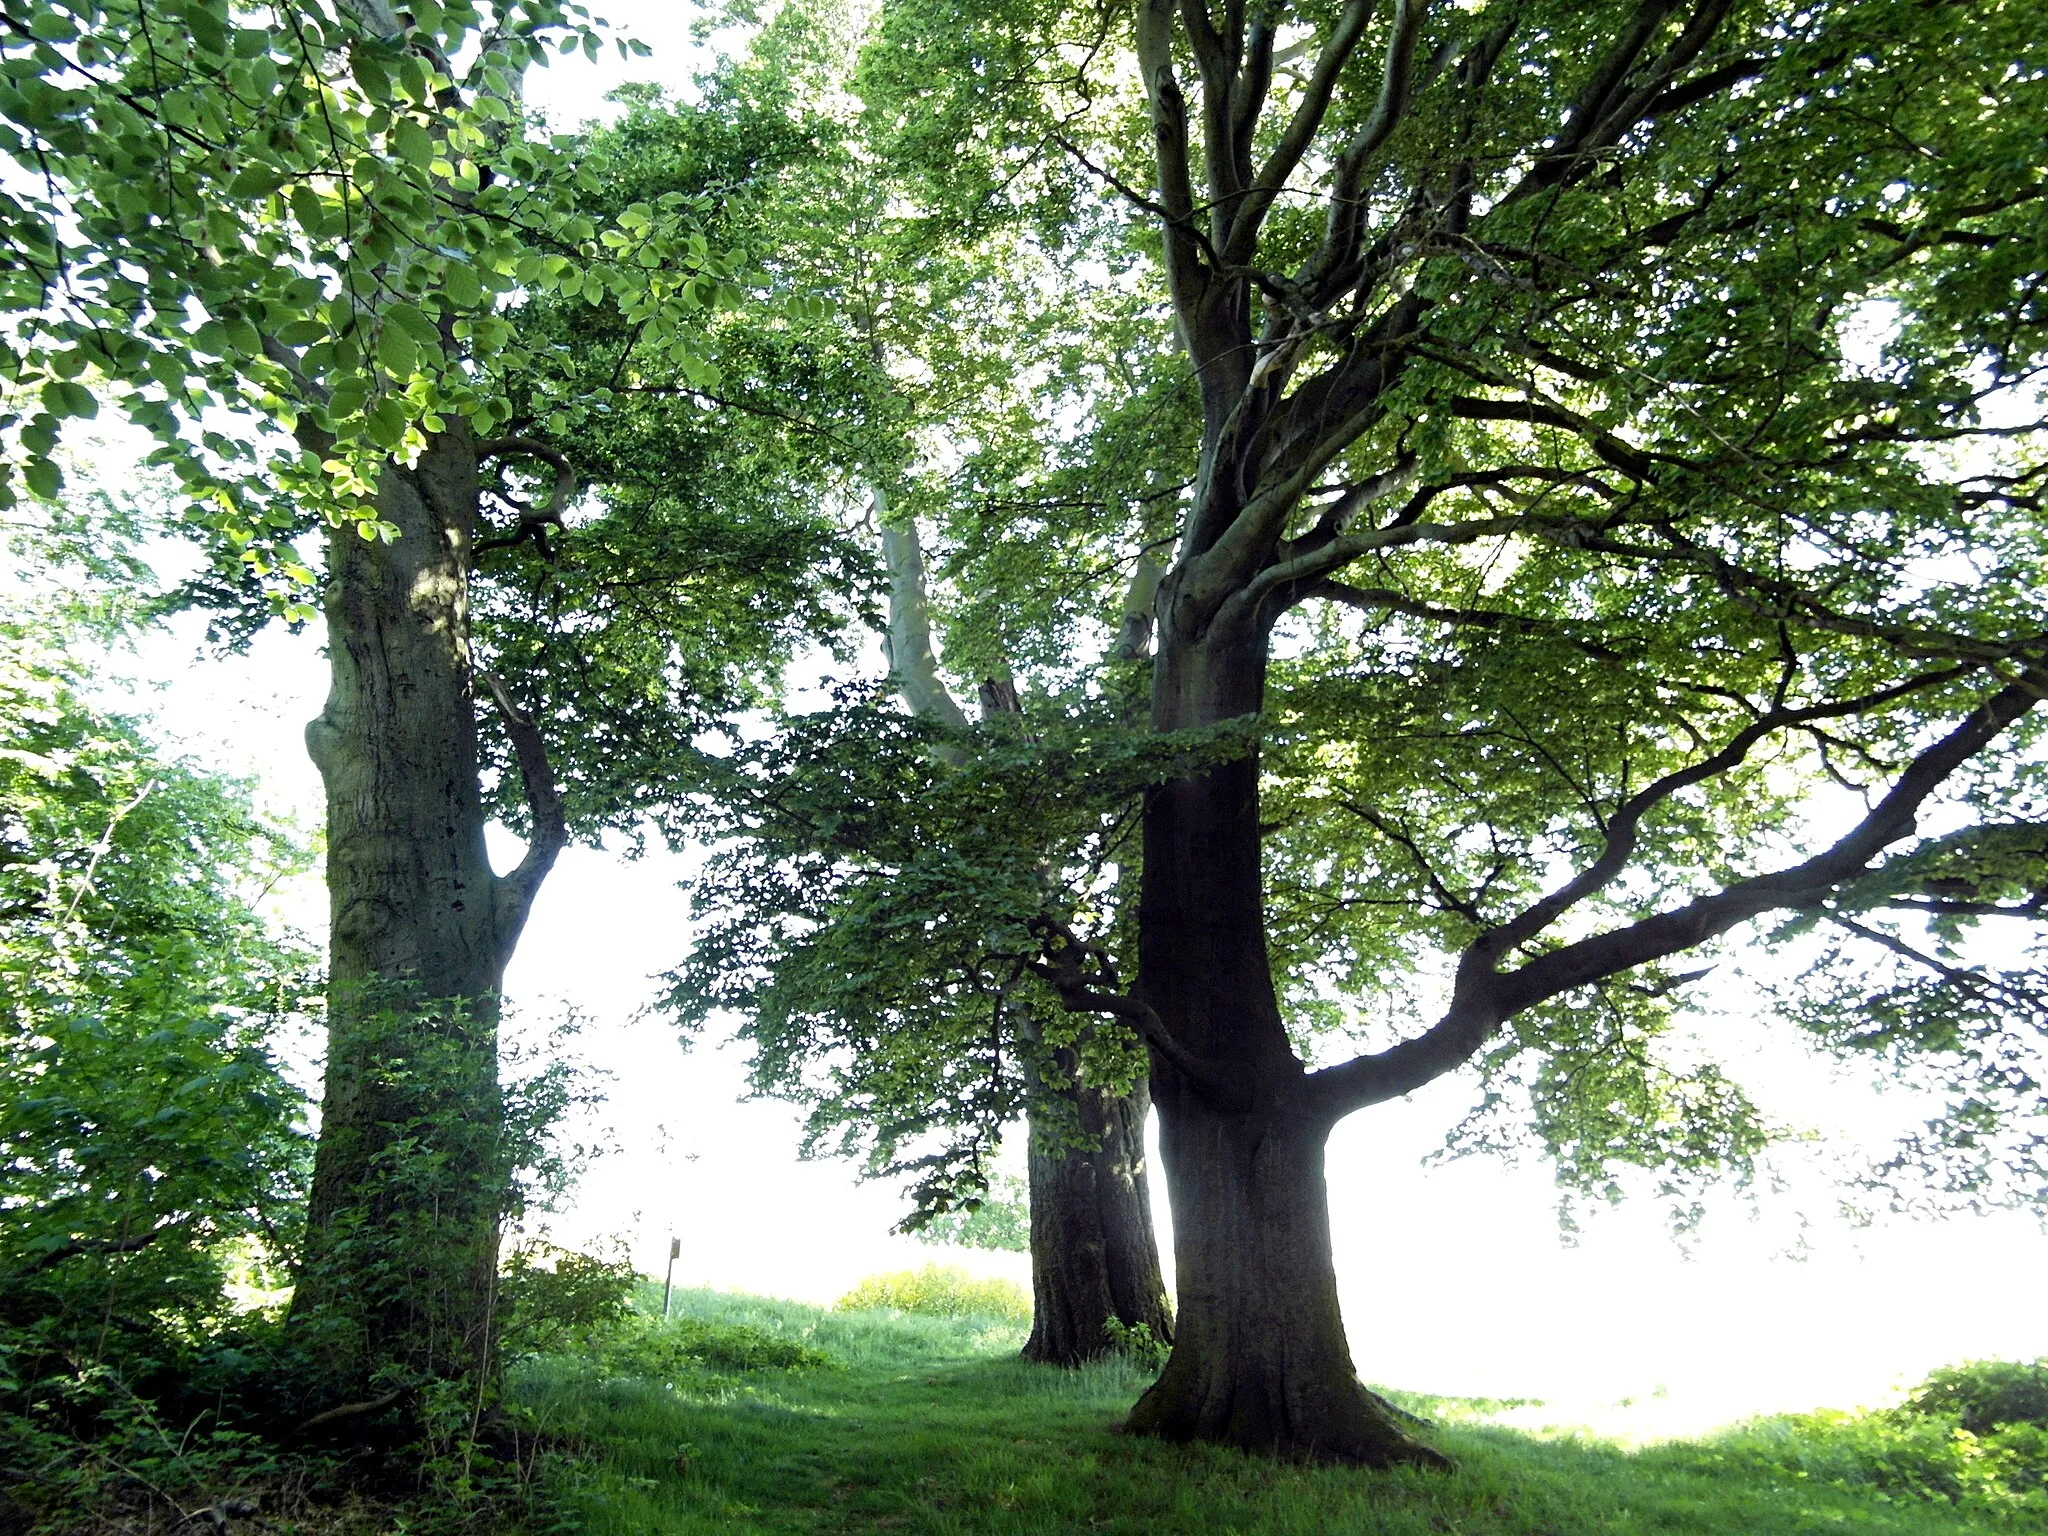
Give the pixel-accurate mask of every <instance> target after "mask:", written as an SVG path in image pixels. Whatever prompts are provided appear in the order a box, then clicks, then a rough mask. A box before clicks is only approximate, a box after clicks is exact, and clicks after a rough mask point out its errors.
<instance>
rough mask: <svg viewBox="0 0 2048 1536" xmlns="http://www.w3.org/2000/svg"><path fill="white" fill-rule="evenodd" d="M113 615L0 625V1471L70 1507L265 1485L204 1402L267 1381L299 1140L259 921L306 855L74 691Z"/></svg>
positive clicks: (268, 952)
mask: <svg viewBox="0 0 2048 1536" xmlns="http://www.w3.org/2000/svg"><path fill="white" fill-rule="evenodd" d="M16 552H17V553H23V554H24V557H25V559H27V560H28V563H30V564H34V563H35V560H34V558H33V557H34V552H33V551H16ZM41 574H42V575H43V576H45V577H52V576H55V575H57V573H56V572H54V571H52V570H43V571H42V572H41ZM101 574H106V573H101ZM121 606H122V604H121V602H120V600H119V599H118V598H103V597H95V596H94V595H92V594H89V593H87V594H66V595H63V596H49V595H47V594H46V595H45V596H44V597H43V598H41V599H39V600H38V601H37V603H36V605H35V606H34V607H29V606H27V605H26V604H15V605H11V611H10V612H8V613H7V614H6V615H5V616H0V741H4V746H0V1471H7V1472H13V1473H19V1472H20V1471H22V1470H23V1469H25V1468H30V1467H32V1468H33V1470H34V1474H35V1476H34V1479H33V1486H34V1487H36V1488H37V1489H38V1490H40V1492H41V1493H42V1494H44V1495H46V1496H47V1497H48V1498H49V1499H52V1500H55V1501H56V1502H57V1504H59V1505H62V1506H64V1507H68V1508H85V1507H89V1506H96V1505H97V1504H98V1503H99V1502H101V1501H102V1500H103V1499H105V1498H119V1497H121V1496H123V1495H122V1492H121V1491H122V1490H123V1489H126V1490H128V1492H130V1493H132V1492H133V1491H134V1490H135V1488H136V1487H137V1486H138V1484H137V1482H136V1479H137V1478H142V1479H145V1480H146V1481H147V1482H148V1483H149V1484H150V1485H152V1486H155V1487H158V1488H163V1489H172V1488H176V1489H178V1490H179V1492H178V1494H177V1495H176V1497H177V1498H183V1497H185V1494H186V1492H188V1491H189V1490H191V1489H196V1488H198V1487H199V1486H200V1485H201V1484H202V1483H203V1484H206V1485H207V1486H209V1487H212V1488H214V1489H220V1488H222V1487H229V1488H232V1487H233V1486H234V1485H235V1483H236V1481H237V1480H238V1479H240V1478H242V1477H245V1476H255V1475H261V1472H262V1466H261V1465H260V1463H262V1462H263V1459H264V1458H263V1456H255V1455H252V1453H251V1451H250V1447H249V1444H247V1443H245V1442H247V1440H248V1437H247V1436H246V1435H245V1434H243V1433H241V1430H240V1427H238V1426H236V1425H234V1424H232V1423H225V1422H223V1415H222V1413H221V1411H220V1405H221V1404H222V1403H223V1402H227V1403H234V1402H236V1401H237V1400H238V1399H240V1398H243V1397H245V1396H246V1395H247V1394H246V1393H245V1391H244V1386H245V1384H246V1383H247V1382H248V1381H249V1380H250V1378H251V1377H252V1376H255V1375H259V1374H262V1372H264V1371H265V1370H267V1369H268V1368H269V1367H270V1366H271V1365H272V1364H274V1361H275V1354H276V1352H275V1345H276V1342H277V1338H276V1334H277V1330H276V1327H275V1319H274V1318H273V1317H271V1316H270V1315H269V1314H268V1312H267V1311H266V1310H265V1309H263V1308H262V1307H261V1306H260V1302H261V1300H262V1298H263V1297H264V1295H265V1293H266V1292H270V1293H275V1291H276V1289H277V1288H278V1287H279V1286H280V1285H281V1284H282V1283H283V1281H284V1280H285V1277H286V1275H287V1273H288V1269H289V1265H290V1263H291V1261H292V1259H293V1257H294V1254H295V1250H296V1246H297V1241H298V1234H299V1228H300V1224H301V1222H302V1218H303V1202H304V1193H305V1184H306V1175H307V1171H308V1163H309V1161H310V1151H311V1146H310V1141H309V1139H308V1137H307V1135H306V1132H305V1126H304V1109H305V1103H304V1098H303V1096H302V1094H301V1093H300V1092H299V1090H298V1089H297V1088H296V1087H295V1086H294V1085H293V1083H292V1082H291V1081H290V1079H289V1078H288V1077H287V1076H286V1074H285V1072H284V1070H283V1068H282V1066H281V1063H280V1061H279V1059H278V1054H277V1050H276V1042H277V1039H278V1035H279V1031H280V1029H281V1028H282V1027H283V1026H285V1025H286V1024H287V1023H288V1022H290V1021H294V1020H296V1019H298V1018H299V1016H300V1015H301V1014H302V1013H303V1012H304V1011H305V1010H306V1009H307V1008H308V1007H309V1006H310V1003H309V999H310V997H311V996H312V993H313V989H314V988H315V987H316V986H317V975H316V963H315V957H314V955H313V954H312V952H311V951H310V949H309V948H308V947H306V946H305V945H304V944H302V943H300V942H299V941H297V940H296V939H295V938H293V937H291V936H289V935H285V934H282V933H281V932H280V931H279V930H278V929H277V927H276V926H275V925H274V924H273V923H272V922H270V921H268V920H267V919H266V918H265V916H264V915H263V913H262V912H261V911H260V909H259V907H260V901H261V898H262V895H263V893H264V892H265V891H266V890H268V889H269V888H270V887H271V886H272V885H274V884H275V883H276V882H277V881H278V880H280V879H282V878H285V877H288V876H290V875H291V874H293V873H295V872H297V871H299V870H301V869H303V868H304V867H305V863H306V857H307V856H306V853H305V850H304V849H303V848H302V847H300V846H299V845H298V844H297V842H296V841H294V840H293V839H292V838H291V837H290V836H289V835H287V834H286V833H285V832H283V831H282V830H281V829H279V828H277V827H275V826H273V825H271V824H269V823H267V822H265V821H264V820H263V819H262V818H261V817H259V816H258V815H257V814H256V812H255V811H254V810H253V809H252V807H251V804H250V800H249V796H248V792H247V789H246V787H245V786H243V785H241V784H239V783H237V782H234V781H232V780H228V779H224V778H222V777H220V776H218V775H216V774H212V773H209V772H206V771H204V770H202V769H201V768H199V767H197V766H195V765H194V764H192V763H190V762H188V761H184V760H181V759H175V758H172V757H170V756H168V755H166V754H165V753H163V752H162V751H160V750H158V749H157V748H156V747H155V746H153V745H152V743H151V742H150V741H149V739H148V738H147V736H146V735H145V734H144V732H143V730H142V728H141V727H140V726H139V725H138V724H137V723H136V722H135V721H133V720H130V719H127V718H124V717H122V716H120V715H118V714H115V713H112V712H110V711H109V710H107V709H105V708H103V707H101V706H99V705H97V704H95V703H94V702H93V701H92V699H91V697H90V694H89V682H88V678H89V662H88V660H87V658H89V657H91V656H93V655H95V654H96V653H97V652H99V651H100V650H101V649H102V647H103V645H104V642H106V641H108V640H110V639H112V638H114V637H115V636H116V635H117V634H118V633H119V630H120V627H121V624H120V620H119V616H118V610H119V609H120V608H121ZM233 1416H234V1415H233V1413H232V1412H230V1413H229V1414H228V1415H227V1417H228V1418H232V1417H233ZM266 1454H267V1453H266ZM165 1497H170V1495H168V1494H166V1495H165ZM174 1501H175V1500H174ZM191 1502H204V1501H203V1500H193V1501H191ZM53 1507H55V1506H53Z"/></svg>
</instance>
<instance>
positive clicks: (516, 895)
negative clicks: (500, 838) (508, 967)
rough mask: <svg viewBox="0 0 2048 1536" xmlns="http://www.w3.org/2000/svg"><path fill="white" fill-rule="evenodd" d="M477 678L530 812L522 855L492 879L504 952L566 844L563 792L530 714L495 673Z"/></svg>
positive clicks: (499, 939)
mask: <svg viewBox="0 0 2048 1536" xmlns="http://www.w3.org/2000/svg"><path fill="white" fill-rule="evenodd" d="M477 680H478V681H479V682H481V683H482V684H483V685H484V687H485V688H486V689H487V690H488V691H489V692H490V695H491V702H492V703H493V704H494V705H496V706H497V710H498V718H499V719H500V720H501V721H503V722H504V726H505V734H506V735H507V736H508V737H510V738H511V741H512V751H513V754H514V756H516V757H517V758H518V759H519V776H520V779H521V780H522V781H523V783H524V784H525V787H526V806H527V810H528V812H529V813H530V814H531V816H532V817H533V827H532V829H531V831H530V833H529V834H528V837H527V841H526V856H525V857H524V858H522V859H521V860H520V861H519V863H518V865H517V866H516V867H515V868H514V869H513V870H512V871H511V873H509V874H506V875H501V876H499V877H498V881H497V887H496V902H497V918H498V942H499V943H500V944H501V945H502V946H503V947H504V949H505V952H506V953H507V955H509V954H510V953H511V950H512V946H513V945H514V944H515V943H517V942H518V939H519V932H520V930H521V929H522V928H524V927H525V926H526V918H527V914H528V913H529V912H530V911H531V910H532V908H533V898H534V896H535V895H536V894H538V892H539V891H540V886H541V882H542V881H543V880H545V879H546V878H547V875H548V871H549V870H551V869H553V868H554V867H555V860H556V859H557V858H558V857H559V856H560V855H561V852H562V849H563V848H564V847H565V846H567V844H568V841H569V823H568V819H567V817H566V816H565V815H564V814H563V811H562V792H561V789H560V787H559V786H558V785H557V784H556V783H555V771H554V769H553V767H552V766H550V764H549V763H548V750H547V742H546V741H545V739H544V738H543V737H542V736H541V733H540V727H539V726H537V725H536V724H534V722H533V720H532V718H531V717H530V716H527V715H523V714H521V713H520V712H519V709H518V707H517V706H516V705H514V704H513V702H512V696H511V695H510V694H509V693H507V692H506V691H505V685H504V683H503V682H501V681H500V680H499V679H498V677H497V676H496V674H494V673H490V672H480V673H478V674H477Z"/></svg>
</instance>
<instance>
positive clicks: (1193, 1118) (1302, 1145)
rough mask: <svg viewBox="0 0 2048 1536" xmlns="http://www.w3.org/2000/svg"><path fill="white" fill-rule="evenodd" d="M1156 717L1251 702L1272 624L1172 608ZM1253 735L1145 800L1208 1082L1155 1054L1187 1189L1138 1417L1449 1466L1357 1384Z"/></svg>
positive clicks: (1172, 1189) (1269, 1441) (1148, 984)
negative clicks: (1160, 1364) (1155, 1365)
mask: <svg viewBox="0 0 2048 1536" xmlns="http://www.w3.org/2000/svg"><path fill="white" fill-rule="evenodd" d="M1162 616H1163V618H1164V619H1165V622H1164V623H1163V624H1162V634H1161V645H1160V653H1159V657H1158V660H1157V661H1156V662H1155V670H1154V677H1153V720H1154V725H1155V728H1156V729H1159V730H1174V729H1181V728H1185V727H1193V726H1205V725H1214V724H1218V723H1220V722H1222V721H1226V720H1232V719H1237V718H1241V717H1243V716H1246V715H1250V714H1254V713H1256V712H1257V711H1258V709H1259V708H1260V706H1261V703H1262V696H1263V692H1264V685H1265V649H1264V644H1263V639H1262V637H1261V638H1253V639H1234V638H1232V637H1229V636H1223V637H1217V638H1211V639H1208V640H1207V641H1206V642H1202V643H1189V642H1187V641H1185V640H1184V639H1182V638H1181V637H1180V636H1179V635H1178V634H1176V632H1175V626H1174V624H1173V622H1172V608H1171V594H1170V593H1169V595H1168V600H1167V602H1166V603H1164V604H1162ZM1258 778H1259V760H1258V755H1257V753H1256V751H1251V752H1248V753H1247V754H1246V755H1245V756H1244V757H1242V758H1239V759H1236V760H1234V761H1231V762H1226V763H1223V764H1221V765H1219V766H1218V767H1216V768H1214V769H1212V770H1211V771H1209V772H1208V773H1205V774H1203V775H1201V776H1200V777H1197V778H1193V779H1186V780H1181V781H1178V782H1176V783H1172V784H1169V785H1165V786H1163V787H1162V788H1161V789H1160V790H1159V791H1158V792H1156V793H1155V794H1154V796H1153V797H1152V799H1151V801H1150V802H1149V803H1148V806H1147V809H1146V815H1145V866H1144V874H1143V894H1142V896H1141V898H1140V902H1139V917H1138V921H1139V948H1140V957H1139V965H1140V969H1139V988H1140V994H1141V996H1142V997H1143V999H1144V1000H1145V1001H1146V1002H1147V1003H1149V1004H1150V1005H1151V1007H1152V1008H1153V1009H1154V1010H1155V1011H1156V1012H1157V1013H1158V1015H1159V1016H1160V1018H1161V1019H1162V1020H1163V1021H1164V1023H1165V1024H1166V1026H1167V1028H1168V1029H1169V1030H1170V1031H1171V1033H1172V1035H1173V1037H1174V1039H1175V1040H1176V1041H1177V1042H1178V1043H1179V1044H1180V1045H1181V1046H1182V1047H1183V1048H1184V1049H1185V1050H1186V1051H1187V1052H1188V1053H1189V1055H1190V1056H1192V1057H1194V1058H1197V1059H1200V1058H1210V1059H1214V1060H1219V1061H1220V1060H1228V1061H1230V1062H1231V1063H1232V1067H1233V1075H1232V1077H1231V1078H1230V1079H1229V1080H1228V1081H1219V1082H1207V1083H1205V1082H1197V1081H1195V1080H1193V1079H1191V1078H1190V1077H1189V1076H1188V1075H1186V1074H1185V1073H1184V1072H1182V1071H1181V1070H1179V1069H1178V1068H1176V1067H1174V1066H1173V1065H1172V1064H1171V1063H1170V1062H1167V1061H1165V1060H1163V1059H1162V1058H1160V1057H1159V1056H1158V1055H1157V1054H1156V1053H1155V1057H1154V1070H1153V1087H1152V1092H1153V1099H1154V1102H1155V1104H1156V1106H1157V1108H1158V1110H1159V1116H1160V1152H1161V1158H1162V1161H1163V1163H1164V1165H1165V1170H1166V1177H1167V1189H1168V1193H1169V1195H1170V1197H1171V1199H1172V1202H1173V1226H1174V1267H1175V1281H1176V1290H1177V1292H1178V1297H1177V1299H1178V1303H1179V1305H1178V1319H1177V1331H1176V1334H1175V1338H1174V1348H1173V1354H1172V1357H1171V1358H1170V1359H1169V1361H1168V1362H1167V1366H1166V1370H1165V1372H1164V1373H1163V1374H1162V1375H1161V1376H1160V1378H1159V1380H1158V1381H1157V1382H1156V1383H1154V1384H1153V1386H1152V1388H1151V1390H1149V1391H1148V1392H1146V1394H1145V1395H1144V1397H1142V1398H1141V1399H1140V1400H1139V1402H1138V1404H1137V1406H1136V1407H1135V1408H1134V1409H1133V1410H1132V1412H1131V1417H1130V1428H1131V1429H1132V1430H1133V1431H1134V1432H1137V1433H1143V1434H1156V1435H1160V1436H1163V1437H1165V1438H1167V1439H1171V1440H1208V1441H1218V1442H1222V1443H1224V1444H1229V1445H1235V1446H1239V1447H1242V1448H1244V1449H1246V1450H1253V1451H1262V1452H1277V1453H1279V1454H1281V1455H1287V1456H1300V1457H1305V1458H1312V1459H1315V1460H1325V1461H1340V1462H1353V1463H1362V1464H1366V1465H1372V1466H1384V1465H1387V1464H1389V1463H1393V1462H1400V1461H1420V1462H1432V1463H1441V1462H1442V1458H1441V1457H1439V1456H1438V1455H1437V1454H1436V1453H1435V1452H1433V1451H1431V1450H1429V1449H1428V1448H1427V1447H1426V1446H1423V1445H1421V1444H1420V1443H1419V1442H1417V1441H1415V1440H1414V1439H1413V1438H1411V1437H1410V1436H1409V1435H1408V1434H1407V1433H1406V1432H1405V1431H1404V1430H1403V1429H1402V1428H1401V1425H1400V1422H1399V1420H1398V1418H1397V1417H1396V1415H1395V1412H1394V1411H1393V1410H1392V1409H1391V1407H1390V1405H1388V1404H1387V1403H1385V1402H1384V1401H1383V1400H1382V1399H1380V1398H1378V1397H1377V1396H1375V1395H1374V1394H1373V1393H1371V1392H1368V1391H1367V1390H1366V1389H1365V1387H1364V1386H1363V1385H1362V1384H1361V1383H1360V1381H1359V1380H1358V1375H1357V1372H1356V1371H1355V1370H1354V1368H1353V1366H1352V1362H1351V1352H1350V1349H1349V1347H1348V1346H1347V1345H1346V1343H1345V1338H1344V1324H1343V1318H1342V1315H1341V1313H1340V1311H1339V1308H1338V1304H1337V1277H1336V1267H1335V1264H1334V1262H1333V1260H1332V1257H1331V1253H1330V1226H1329V1201H1328V1194H1327V1191H1326V1188H1325V1186H1324V1182H1323V1145H1324V1142H1325V1140H1326V1139H1327V1137H1328V1135H1329V1130H1330V1126H1329V1123H1328V1122H1327V1121H1325V1120H1322V1119H1319V1118H1317V1117H1315V1116H1314V1115H1312V1114H1311V1113H1310V1112H1309V1110H1308V1104H1307V1094H1306V1092H1305V1089H1304V1084H1305V1072H1304V1068H1303V1066H1302V1063H1301V1060H1300V1058H1299V1057H1297V1056H1296V1055H1295V1053H1294V1050H1293V1048H1292V1047H1291V1046H1290V1044H1289V1042H1288V1039H1287V1033H1286V1030H1285V1028H1284V1027H1283V1026H1282V1023H1281V1018H1280V1009H1279V1003H1278V999H1277V998H1276V996H1275V994H1274V990H1273V982H1272V970H1271V966H1270V963H1269V960H1268V957H1267V953H1266V929H1265V910H1264V894H1263V893H1264V884H1263V879H1262V873H1261V868H1260V838H1259V800H1258Z"/></svg>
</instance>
